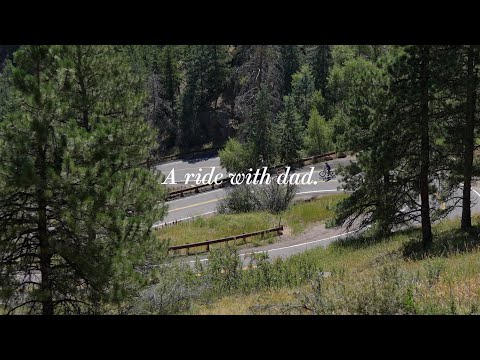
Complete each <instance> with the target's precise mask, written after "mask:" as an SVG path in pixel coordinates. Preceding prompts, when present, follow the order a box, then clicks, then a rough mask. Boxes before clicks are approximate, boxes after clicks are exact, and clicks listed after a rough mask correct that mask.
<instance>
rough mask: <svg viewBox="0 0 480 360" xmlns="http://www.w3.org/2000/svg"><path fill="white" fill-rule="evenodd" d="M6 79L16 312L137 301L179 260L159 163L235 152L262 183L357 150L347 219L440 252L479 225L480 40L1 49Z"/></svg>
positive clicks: (2, 282)
mask: <svg viewBox="0 0 480 360" xmlns="http://www.w3.org/2000/svg"><path fill="white" fill-rule="evenodd" d="M0 69H1V71H0V265H2V266H1V267H0V298H1V299H5V302H4V305H5V307H6V308H8V309H9V310H8V311H9V312H15V311H16V309H25V307H29V310H28V311H30V312H40V311H41V312H42V313H44V314H53V313H55V312H63V313H80V312H83V311H85V310H86V309H87V310H88V311H89V312H100V311H103V310H105V309H101V306H104V305H106V306H107V307H108V306H109V304H112V303H116V304H122V303H123V302H124V301H125V299H126V298H128V297H130V296H135V294H136V292H137V291H138V289H139V288H142V286H144V285H145V283H146V282H148V281H150V280H151V276H153V275H151V273H154V272H155V269H156V266H157V265H158V264H159V263H160V262H161V261H162V257H163V256H164V255H165V252H164V251H163V250H164V249H162V247H163V246H164V244H160V243H159V242H158V241H157V239H156V238H155V236H154V234H153V232H152V226H153V224H154V223H155V222H157V221H159V220H161V219H162V218H163V217H164V215H165V214H166V212H167V205H166V204H165V202H166V200H167V195H168V189H166V188H165V186H164V185H163V184H162V183H161V180H162V176H163V175H162V174H161V173H159V172H158V171H156V170H155V169H154V168H153V167H152V166H151V165H152V162H150V161H149V160H150V159H151V158H152V157H154V158H155V157H161V156H163V155H167V154H171V153H183V152H187V151H190V150H196V149H201V148H210V147H222V150H221V151H220V152H219V157H220V164H221V165H222V166H223V167H224V168H226V169H227V170H228V171H245V170H247V171H249V170H248V169H249V168H255V167H260V166H267V167H271V166H272V165H279V164H282V165H285V164H289V163H291V162H294V161H295V160H297V159H299V158H300V157H302V155H315V154H321V153H323V152H326V151H331V150H335V151H337V152H340V151H349V152H351V153H352V154H354V155H355V158H356V161H355V162H351V163H349V164H348V165H346V166H345V167H342V168H339V169H338V172H337V173H338V174H339V175H340V176H341V182H342V189H343V190H345V191H347V192H348V193H349V196H348V197H346V198H345V199H343V200H342V201H341V202H340V203H339V204H338V206H336V208H335V223H336V224H337V225H345V224H346V225H349V226H353V225H355V226H357V227H359V228H367V227H368V228H372V229H373V230H375V231H376V232H378V233H379V234H380V235H382V237H388V236H390V235H391V234H392V233H393V232H394V231H395V230H396V229H399V228H402V227H404V226H410V225H411V224H412V223H421V232H422V235H421V242H422V246H423V247H424V248H425V249H428V248H429V247H431V246H432V243H433V238H434V235H433V232H432V223H435V222H436V221H438V220H441V219H443V218H445V217H446V216H447V215H448V214H449V213H451V212H452V210H453V209H454V208H455V207H461V208H462V217H461V225H460V226H461V229H462V231H465V232H471V231H472V228H473V225H472V211H471V208H472V206H471V205H472V201H471V193H472V182H473V181H474V180H475V176H477V175H478V174H480V171H479V169H480V166H479V161H478V147H479V146H480V143H479V141H478V129H479V125H480V123H479V120H480V117H479V111H478V109H479V105H480V104H478V95H477V94H478V92H479V90H480V89H479V86H480V77H479V70H480V47H478V46H477V45H409V46H403V45H398V46H397V45H388V46H383V45H335V46H330V45H131V46H108V45H106V46H103V45H102V46H100V45H25V46H19V47H18V46H0ZM335 170H336V171H337V169H335ZM232 194H234V195H235V193H234V192H232ZM237 199H238V200H239V201H238V202H239V203H244V202H245V201H244V198H243V197H242V196H237ZM127 254H128V256H127ZM146 254H148V255H146ZM38 274H41V281H38V280H35V277H37V276H38ZM22 311H23V310H22Z"/></svg>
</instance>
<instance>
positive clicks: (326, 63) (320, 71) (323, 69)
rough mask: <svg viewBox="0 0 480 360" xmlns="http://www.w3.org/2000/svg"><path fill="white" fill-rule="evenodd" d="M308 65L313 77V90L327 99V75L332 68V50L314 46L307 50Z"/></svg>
mask: <svg viewBox="0 0 480 360" xmlns="http://www.w3.org/2000/svg"><path fill="white" fill-rule="evenodd" d="M308 64H309V65H310V67H311V68H312V72H313V75H314V77H315V89H316V90H320V91H321V92H322V95H323V97H325V98H328V94H327V84H328V74H329V71H330V67H331V66H332V50H331V46H330V45H315V46H312V48H310V49H309V53H308Z"/></svg>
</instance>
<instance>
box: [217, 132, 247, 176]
mask: <svg viewBox="0 0 480 360" xmlns="http://www.w3.org/2000/svg"><path fill="white" fill-rule="evenodd" d="M251 153H252V151H251V149H250V147H249V146H248V144H241V143H240V142H239V141H238V140H237V139H229V140H228V141H227V143H226V144H225V148H224V149H223V150H220V152H219V153H218V156H219V157H220V165H221V166H222V167H224V168H225V169H227V170H228V171H229V172H232V173H237V172H245V171H246V170H247V169H249V168H250V167H251V158H252V154H251Z"/></svg>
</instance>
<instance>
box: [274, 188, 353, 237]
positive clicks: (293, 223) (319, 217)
mask: <svg viewBox="0 0 480 360" xmlns="http://www.w3.org/2000/svg"><path fill="white" fill-rule="evenodd" d="M346 197H347V195H344V194H338V195H328V196H323V197H320V198H317V199H314V200H312V201H307V202H299V203H297V204H295V205H294V206H292V207H291V208H290V209H288V210H287V211H286V212H285V213H284V214H283V215H282V220H283V222H284V223H285V224H286V225H288V226H290V227H291V228H292V230H293V233H294V234H297V233H300V232H302V231H303V230H304V229H305V228H306V227H307V226H308V225H310V224H313V223H316V222H325V221H327V220H330V219H332V218H333V217H334V216H335V206H336V205H337V204H338V203H339V202H340V201H341V200H343V199H345V198H346Z"/></svg>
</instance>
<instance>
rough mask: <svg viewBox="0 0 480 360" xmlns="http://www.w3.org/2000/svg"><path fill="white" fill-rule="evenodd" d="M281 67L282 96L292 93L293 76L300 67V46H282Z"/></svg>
mask: <svg viewBox="0 0 480 360" xmlns="http://www.w3.org/2000/svg"><path fill="white" fill-rule="evenodd" d="M280 54H281V65H282V70H283V74H282V75H283V89H282V94H283V95H288V94H290V92H291V91H292V76H293V74H295V73H296V72H297V71H298V68H299V67H300V60H299V51H298V45H280Z"/></svg>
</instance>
